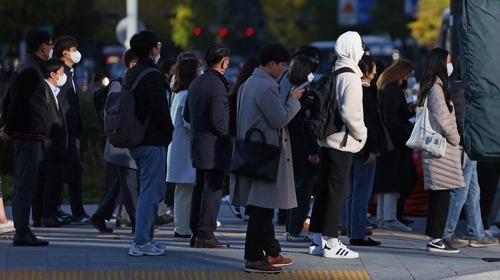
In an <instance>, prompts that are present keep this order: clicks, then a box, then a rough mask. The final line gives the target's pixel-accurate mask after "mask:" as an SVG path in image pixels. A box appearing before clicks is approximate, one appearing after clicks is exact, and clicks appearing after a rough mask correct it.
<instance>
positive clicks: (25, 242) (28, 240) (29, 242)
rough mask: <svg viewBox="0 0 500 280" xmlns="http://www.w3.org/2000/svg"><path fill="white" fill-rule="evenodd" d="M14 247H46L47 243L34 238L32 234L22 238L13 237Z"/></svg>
mask: <svg viewBox="0 0 500 280" xmlns="http://www.w3.org/2000/svg"><path fill="white" fill-rule="evenodd" d="M13 245H14V246H47V245H49V242H48V241H43V240H41V239H38V238H36V236H35V235H34V234H32V233H30V234H27V235H25V236H23V237H19V236H17V235H14V241H13Z"/></svg>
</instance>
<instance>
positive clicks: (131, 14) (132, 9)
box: [125, 0, 138, 48]
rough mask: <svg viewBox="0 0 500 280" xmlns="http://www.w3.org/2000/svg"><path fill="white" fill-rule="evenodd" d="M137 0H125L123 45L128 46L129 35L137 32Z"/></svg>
mask: <svg viewBox="0 0 500 280" xmlns="http://www.w3.org/2000/svg"><path fill="white" fill-rule="evenodd" d="M137 18H138V8H137V0H127V38H126V40H125V46H126V47H127V48H130V37H132V35H134V34H135V33H137V21H138V19H137Z"/></svg>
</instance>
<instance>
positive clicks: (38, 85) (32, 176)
mask: <svg viewBox="0 0 500 280" xmlns="http://www.w3.org/2000/svg"><path fill="white" fill-rule="evenodd" d="M26 45H27V47H28V54H27V55H26V57H25V58H24V59H23V60H22V61H21V63H19V65H17V67H16V69H14V73H13V74H12V79H11V83H10V85H11V87H10V92H9V95H8V96H7V97H6V100H4V116H5V126H4V127H3V128H2V129H1V131H0V136H1V138H2V140H7V139H9V138H12V144H13V146H14V158H15V168H14V169H15V174H14V177H15V179H14V181H15V185H14V195H13V198H12V214H13V218H14V227H15V228H16V233H15V235H14V240H13V245H14V246H46V245H49V242H47V241H43V240H40V239H38V238H37V237H36V236H35V235H34V234H33V232H32V231H31V229H30V227H29V216H30V209H31V202H32V201H33V193H34V190H35V187H36V180H37V175H38V160H39V157H40V152H41V150H42V143H43V142H44V141H45V138H46V137H47V135H48V131H49V120H48V119H49V116H48V108H47V104H46V95H45V82H44V79H43V69H44V68H45V67H46V61H47V59H49V54H50V51H51V50H52V45H53V44H52V39H51V38H50V35H49V33H48V32H47V31H43V30H39V29H35V30H32V31H30V32H29V33H28V34H27V36H26Z"/></svg>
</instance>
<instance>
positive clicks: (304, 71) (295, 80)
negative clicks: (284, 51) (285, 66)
mask: <svg viewBox="0 0 500 280" xmlns="http://www.w3.org/2000/svg"><path fill="white" fill-rule="evenodd" d="M313 68H314V63H313V62H312V60H311V58H309V57H308V56H306V55H298V56H296V57H294V58H292V62H291V63H290V69H289V70H288V80H289V81H290V83H291V84H294V85H300V84H302V83H304V82H305V81H307V75H309V73H311V72H312V70H313Z"/></svg>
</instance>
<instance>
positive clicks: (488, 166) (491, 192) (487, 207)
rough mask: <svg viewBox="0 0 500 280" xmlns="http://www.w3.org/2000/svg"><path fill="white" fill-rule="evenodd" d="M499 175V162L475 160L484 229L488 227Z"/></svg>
mask: <svg viewBox="0 0 500 280" xmlns="http://www.w3.org/2000/svg"><path fill="white" fill-rule="evenodd" d="M499 176H500V163H498V162H483V161H478V162H477V180H478V183H479V189H480V199H479V204H480V207H481V220H482V221H483V226H484V229H489V228H490V225H489V222H488V218H489V217H490V213H491V205H492V204H493V200H494V199H495V193H496V191H497V184H498V177H499Z"/></svg>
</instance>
